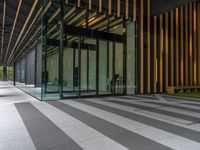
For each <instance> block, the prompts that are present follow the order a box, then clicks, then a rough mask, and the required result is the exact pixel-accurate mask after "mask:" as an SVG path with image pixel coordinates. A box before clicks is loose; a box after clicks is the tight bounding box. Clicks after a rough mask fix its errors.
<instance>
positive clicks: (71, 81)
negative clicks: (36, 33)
mask: <svg viewBox="0 0 200 150" xmlns="http://www.w3.org/2000/svg"><path fill="white" fill-rule="evenodd" d="M69 28H70V27H69ZM70 29H71V28H70ZM70 29H69V30H70ZM72 30H73V29H72ZM72 30H71V31H72ZM79 30H82V31H85V32H88V33H86V34H82V35H81V34H79V35H74V34H72V33H70V32H71V31H70V32H68V35H67V36H65V37H64V38H65V39H66V40H65V44H64V46H63V52H62V56H61V57H60V52H59V49H60V47H59V46H55V45H56V44H55V45H54V46H52V43H56V40H50V41H49V42H47V43H49V45H46V50H45V51H46V53H45V57H44V65H45V66H44V69H45V70H44V71H43V74H44V75H43V76H44V80H43V81H44V90H45V91H44V93H43V94H44V97H46V99H48V100H49V99H51V98H52V99H56V98H69V97H84V96H98V95H123V94H126V70H125V69H126V61H125V60H126V45H125V44H126V39H125V38H124V37H123V35H119V34H114V33H104V32H98V33H96V31H93V32H92V34H91V33H90V32H89V31H88V30H85V29H80V28H79ZM76 31H77V30H76ZM80 33H81V32H80ZM90 35H93V37H92V36H90ZM60 59H62V62H61V63H62V65H60V62H59V61H60ZM61 67H62V68H61ZM59 80H62V81H60V82H59ZM60 86H61V87H60Z"/></svg>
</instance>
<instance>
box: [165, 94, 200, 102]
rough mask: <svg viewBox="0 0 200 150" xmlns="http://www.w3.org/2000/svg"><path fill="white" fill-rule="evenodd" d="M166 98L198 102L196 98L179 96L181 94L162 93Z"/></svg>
mask: <svg viewBox="0 0 200 150" xmlns="http://www.w3.org/2000/svg"><path fill="white" fill-rule="evenodd" d="M162 96H163V97H165V98H166V99H167V100H178V101H181V100H182V101H191V102H200V100H198V99H192V98H190V97H188V98H187V97H181V96H168V95H162Z"/></svg>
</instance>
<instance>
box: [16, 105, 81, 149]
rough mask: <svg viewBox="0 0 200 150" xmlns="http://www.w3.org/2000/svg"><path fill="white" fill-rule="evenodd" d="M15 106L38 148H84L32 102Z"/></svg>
mask: <svg viewBox="0 0 200 150" xmlns="http://www.w3.org/2000/svg"><path fill="white" fill-rule="evenodd" d="M15 106H16V108H17V110H18V112H19V114H20V116H21V118H22V120H23V121H24V124H25V125H26V128H27V130H28V132H29V134H30V136H31V138H32V140H33V142H34V144H35V147H36V148H37V149H38V150H44V149H51V148H52V149H56V148H57V147H62V148H61V149H63V150H82V148H81V147H80V146H79V145H78V144H77V143H75V142H74V141H73V140H72V139H71V138H69V137H68V136H67V135H66V134H65V133H64V132H63V131H62V130H61V129H59V128H58V127H57V126H56V125H55V124H54V123H52V122H51V121H50V120H49V119H48V118H47V117H46V116H44V115H43V114H42V113H41V112H40V111H39V110H38V109H36V108H35V107H34V106H33V105H32V104H30V103H18V104H15Z"/></svg>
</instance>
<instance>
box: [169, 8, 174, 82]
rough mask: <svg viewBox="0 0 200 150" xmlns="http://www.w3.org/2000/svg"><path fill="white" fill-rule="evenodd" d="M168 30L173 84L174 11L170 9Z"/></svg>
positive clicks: (172, 80)
mask: <svg viewBox="0 0 200 150" xmlns="http://www.w3.org/2000/svg"><path fill="white" fill-rule="evenodd" d="M170 24H171V25H170V32H171V37H170V38H171V42H170V49H171V51H170V60H171V64H170V65H171V75H170V76H171V78H170V79H171V86H174V11H173V10H172V11H171V19H170Z"/></svg>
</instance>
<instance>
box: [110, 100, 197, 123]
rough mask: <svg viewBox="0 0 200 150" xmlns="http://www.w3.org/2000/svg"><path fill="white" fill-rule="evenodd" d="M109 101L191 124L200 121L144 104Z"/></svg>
mask: <svg viewBox="0 0 200 150" xmlns="http://www.w3.org/2000/svg"><path fill="white" fill-rule="evenodd" d="M107 101H109V102H111V103H115V104H120V105H125V106H129V107H134V108H138V109H142V110H146V111H151V112H154V113H158V114H162V115H166V116H171V117H175V118H180V119H184V120H187V121H190V122H198V121H200V118H197V117H192V116H188V115H184V114H179V113H175V112H170V111H167V110H160V109H157V108H152V107H150V106H143V105H142V104H133V103H128V102H125V101H116V100H107Z"/></svg>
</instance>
